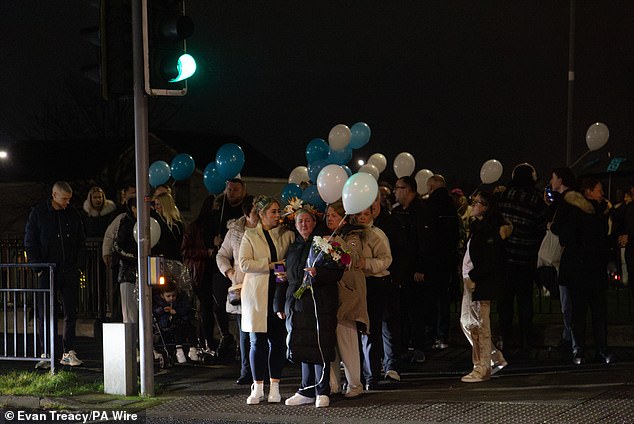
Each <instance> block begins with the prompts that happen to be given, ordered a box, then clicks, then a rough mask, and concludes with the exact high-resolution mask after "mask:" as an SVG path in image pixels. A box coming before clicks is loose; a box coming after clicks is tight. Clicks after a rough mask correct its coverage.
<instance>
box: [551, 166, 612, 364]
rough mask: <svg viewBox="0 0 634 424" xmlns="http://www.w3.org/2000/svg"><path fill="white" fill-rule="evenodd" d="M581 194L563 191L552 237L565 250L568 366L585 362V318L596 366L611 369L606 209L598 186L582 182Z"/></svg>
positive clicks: (561, 274)
mask: <svg viewBox="0 0 634 424" xmlns="http://www.w3.org/2000/svg"><path fill="white" fill-rule="evenodd" d="M580 191H581V193H579V192H576V191H568V192H567V193H566V194H565V195H564V203H563V204H562V205H561V206H560V207H559V209H557V214H556V215H555V220H554V222H553V224H552V225H551V227H550V229H551V231H552V232H553V233H554V234H556V235H558V236H559V243H561V245H562V246H563V247H564V252H563V254H562V256H561V264H560V266H559V283H560V284H561V285H564V286H567V287H568V292H569V294H570V301H571V305H572V327H571V335H572V362H573V364H575V365H581V364H582V363H583V362H585V352H584V350H585V342H586V330H585V328H586V315H587V313H588V308H590V311H591V312H592V327H593V331H594V340H595V345H596V349H597V351H596V357H595V359H596V360H597V361H599V362H604V363H607V364H609V363H611V362H613V360H614V357H613V356H612V355H611V354H609V353H608V352H607V297H606V296H607V288H608V279H607V263H608V258H609V249H610V247H609V238H608V208H607V202H606V201H605V200H604V199H603V189H602V186H601V183H600V182H599V181H598V180H596V179H594V178H587V179H585V180H584V181H582V183H581V184H580Z"/></svg>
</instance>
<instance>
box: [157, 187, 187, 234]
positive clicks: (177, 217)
mask: <svg viewBox="0 0 634 424" xmlns="http://www.w3.org/2000/svg"><path fill="white" fill-rule="evenodd" d="M155 201H156V202H159V203H160V204H161V216H162V217H163V219H165V222H167V225H168V226H169V227H172V226H173V225H174V224H175V223H176V222H183V219H182V218H181V213H180V211H179V210H178V208H177V207H176V203H175V202H174V198H173V197H172V195H171V194H169V193H161V194H159V195H158V196H156V198H155Z"/></svg>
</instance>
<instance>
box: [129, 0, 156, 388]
mask: <svg viewBox="0 0 634 424" xmlns="http://www.w3.org/2000/svg"><path fill="white" fill-rule="evenodd" d="M142 13H143V9H142V1H141V0H133V1H132V56H133V75H134V151H135V155H136V190H137V193H139V194H140V195H138V196H137V199H136V208H137V224H138V234H139V243H138V251H137V252H138V258H139V259H138V264H137V265H138V268H139V350H140V356H141V358H140V359H141V360H140V366H141V373H140V375H141V395H142V396H154V359H153V355H152V323H151V318H152V317H151V316H150V314H151V311H152V304H151V302H152V299H151V293H150V286H149V285H148V267H147V257H148V254H149V253H150V208H149V204H148V202H147V201H146V200H147V198H148V197H149V195H147V194H146V193H147V191H148V189H149V185H148V174H147V170H148V167H149V156H150V155H149V145H148V105H147V97H146V96H145V91H144V88H143V80H144V74H143V69H144V68H143V30H142V25H143V22H142Z"/></svg>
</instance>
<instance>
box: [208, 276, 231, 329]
mask: <svg viewBox="0 0 634 424" xmlns="http://www.w3.org/2000/svg"><path fill="white" fill-rule="evenodd" d="M230 286H231V280H229V279H228V278H227V277H225V276H224V275H222V274H220V273H219V272H218V273H215V274H214V276H213V278H212V283H211V288H212V295H213V313H214V318H215V319H216V324H218V330H219V331H220V337H226V336H229V337H232V336H231V333H229V316H228V315H227V291H228V290H229V287H230Z"/></svg>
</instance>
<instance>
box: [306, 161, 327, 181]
mask: <svg viewBox="0 0 634 424" xmlns="http://www.w3.org/2000/svg"><path fill="white" fill-rule="evenodd" d="M326 165H328V163H327V162H326V161H325V160H318V161H316V162H313V163H309V164H308V178H310V181H311V182H312V183H313V184H317V176H318V175H319V173H320V172H321V170H322V168H323V167H324V166H326Z"/></svg>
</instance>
